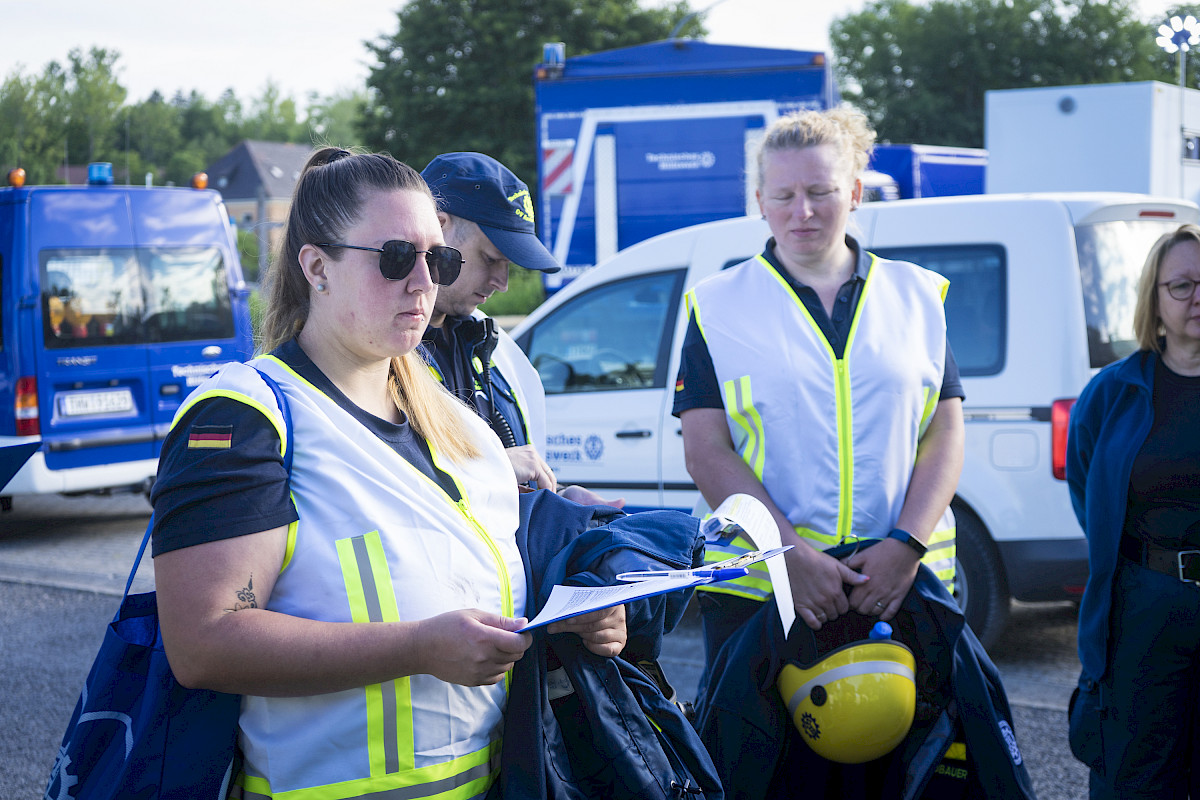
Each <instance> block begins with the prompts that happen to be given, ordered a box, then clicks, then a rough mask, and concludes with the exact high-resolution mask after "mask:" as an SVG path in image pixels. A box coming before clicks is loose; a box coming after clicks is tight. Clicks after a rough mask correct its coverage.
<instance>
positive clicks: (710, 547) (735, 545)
mask: <svg viewBox="0 0 1200 800" xmlns="http://www.w3.org/2000/svg"><path fill="white" fill-rule="evenodd" d="M757 549H758V548H757V547H755V546H754V545H752V544H751V543H750V540H749V539H747V538H745V537H744V536H735V537H734V538H733V539H731V540H730V541H729V542H728V543H726V544H720V543H717V542H709V543H708V544H706V545H705V547H704V563H705V564H713V563H716V562H718V561H724V560H726V559H729V558H735V557H737V556H742V555H745V554H746V553H749V552H751V551H753V550H757ZM749 569H750V573H749V574H747V575H743V576H742V577H740V578H735V579H734V580H729V581H721V582H719V583H707V584H701V585H699V586H697V587H696V591H703V592H714V593H716V594H731V595H735V596H737V597H746V598H749V599H751V600H760V601H762V600H766V599H767V598H768V597H770V596H771V592H772V589H771V575H770V573H769V572H768V571H767V563H766V562H765V561H759V562H758V563H755V564H751V565H750V567H749Z"/></svg>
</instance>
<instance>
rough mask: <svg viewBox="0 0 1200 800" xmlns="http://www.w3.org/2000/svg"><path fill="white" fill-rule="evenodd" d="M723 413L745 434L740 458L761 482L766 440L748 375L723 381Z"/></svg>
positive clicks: (765, 454) (765, 457) (765, 455)
mask: <svg viewBox="0 0 1200 800" xmlns="http://www.w3.org/2000/svg"><path fill="white" fill-rule="evenodd" d="M724 388H725V413H726V414H728V415H729V418H730V419H731V420H733V421H734V423H735V424H736V425H737V426H738V427H739V428H741V429H742V431H743V432H744V433H745V434H746V443H745V445H744V446H743V447H742V452H741V454H740V455H741V456H742V460H743V461H745V462H746V463H747V464H748V465H749V466H750V469H751V470H752V471H753V472H754V477H756V478H758V480H759V482H760V483H761V482H762V477H763V466H764V465H765V463H766V460H767V440H766V437H765V436H764V431H763V424H762V417H760V416H759V414H758V410H757V409H755V408H754V394H753V392H751V391H750V376H749V375H743V376H742V377H740V378H738V379H737V380H729V381H725V387H724Z"/></svg>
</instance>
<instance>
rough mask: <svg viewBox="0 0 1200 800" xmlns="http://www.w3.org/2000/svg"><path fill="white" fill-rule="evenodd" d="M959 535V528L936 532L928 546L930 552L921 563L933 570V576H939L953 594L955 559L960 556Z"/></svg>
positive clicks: (947, 589) (931, 536)
mask: <svg viewBox="0 0 1200 800" xmlns="http://www.w3.org/2000/svg"><path fill="white" fill-rule="evenodd" d="M957 533H958V530H957V528H947V529H945V530H940V531H934V532H933V534H932V535H930V537H929V543H928V544H927V545H926V547H928V548H929V552H927V553H926V554H925V557H924V558H922V559H921V563H922V564H924V565H925V566H927V567H929V568H930V569H931V570H933V574H934V575H937V576H938V580H940V581H941V582H942V585H943V586H945V587H946V591H947V592H950V593H951V594H953V593H954V579H955V572H954V559H955V557H956V556H957V555H958V547H957V544H956V537H957Z"/></svg>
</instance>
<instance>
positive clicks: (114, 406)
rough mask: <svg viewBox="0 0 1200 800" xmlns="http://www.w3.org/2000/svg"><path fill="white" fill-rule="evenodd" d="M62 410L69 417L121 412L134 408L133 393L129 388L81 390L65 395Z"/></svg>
mask: <svg viewBox="0 0 1200 800" xmlns="http://www.w3.org/2000/svg"><path fill="white" fill-rule="evenodd" d="M60 399H61V400H62V412H63V414H64V415H65V416H68V417H85V416H90V415H94V414H119V413H121V412H124V411H132V410H133V394H132V393H131V392H130V391H129V390H128V389H116V390H113V391H105V392H79V393H77V394H68V395H64V396H63V397H62V398H60Z"/></svg>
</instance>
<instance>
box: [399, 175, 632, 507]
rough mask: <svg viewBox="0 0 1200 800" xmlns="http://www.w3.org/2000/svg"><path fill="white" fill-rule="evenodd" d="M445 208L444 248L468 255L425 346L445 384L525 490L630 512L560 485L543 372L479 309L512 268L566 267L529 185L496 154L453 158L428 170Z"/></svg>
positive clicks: (441, 215)
mask: <svg viewBox="0 0 1200 800" xmlns="http://www.w3.org/2000/svg"><path fill="white" fill-rule="evenodd" d="M421 176H422V177H423V178H425V182H426V183H428V184H429V188H430V189H431V190H433V196H434V198H435V199H436V200H437V203H438V220H439V221H440V222H441V224H442V235H443V237H444V238H445V240H446V244H448V245H449V246H451V247H454V248H457V249H458V250H459V251H460V252H462V254H463V265H462V271H461V272H460V273H459V276H458V278H457V280H455V281H454V283H452V284H450V285H449V286H440V287H438V294H437V300H436V301H435V302H434V306H433V314H432V316H431V317H430V320H429V328H428V330H426V332H425V337H424V341H423V342H422V346H423V347H424V348H425V352H426V354H427V355H428V356H429V360H430V363H431V364H432V366H433V367H434V369H435V371H436V372H437V373H438V375H439V377H440V378H441V380H442V383H443V384H444V385H445V386H446V388H447V389H449V390H450V391H451V392H452V393H453V394H455V395H456V396H457V397H458V398H459V399H461V400H463V401H464V402H466V403H467V404H468V405H470V406H472V407H473V408H474V409H475V411H476V412H477V413H478V414H479V416H481V417H483V419H484V420H486V421H487V422H488V424H489V425H491V427H492V430H493V431H495V433H496V435H497V436H499V437H500V441H501V442H503V443H504V446H505V448H506V450H507V452H508V456H509V459H510V460H511V461H512V464H513V470H514V471H515V472H516V474H517V480H518V482H520V483H531V484H535V485H536V486H538V487H539V488H543V489H555V490H558V491H559V492H560V494H562V495H563V496H565V497H567V498H569V499H571V500H575V501H577V502H580V503H589V504H596V503H609V504H610V505H614V506H617V507H618V508H619V507H621V506H623V505H624V504H625V503H624V500H616V501H607V500H603V499H602V498H600V497H599V496H597V495H596V494H595V493H593V492H591V491H589V490H587V489H584V488H583V487H581V486H568V487H561V488H560V487H558V485H557V482H556V481H555V478H554V473H553V472H552V471H551V470H550V467H549V465H548V464H547V463H546V461H545V459H544V458H542V455H541V453H540V452H539V447H540V446H541V444H542V443H543V442H545V441H546V420H545V416H546V414H545V411H546V396H545V392H544V391H543V389H542V383H541V379H540V378H539V377H538V374H537V370H535V369H534V368H533V365H532V364H530V363H529V359H527V358H526V357H525V354H524V353H523V352H522V351H521V348H519V347H518V346H517V344H516V342H514V341H513V340H512V338H511V337H510V336H509V335H508V334H507V333H505V332H504V331H502V330H501V329H500V326H498V325H497V324H496V322H495V320H493V319H492V318H490V317H488V316H487V315H486V314H484V313H483V312H482V311H479V305H480V304H481V303H482V302H484V301H485V300H487V299H488V298H489V297H491V296H492V295H493V294H494V293H496V292H504V291H507V289H508V265H509V262H512V263H513V264H516V265H517V266H520V267H524V268H526V269H535V270H539V271H541V272H558V270H559V269H561V267H560V266H559V264H558V262H557V261H555V260H554V256H552V255H550V252H549V251H548V250H547V249H546V247H545V246H544V245H543V244H542V242H541V240H539V239H538V238H537V234H536V233H535V232H534V225H533V201H532V199H531V198H530V196H529V187H527V186H526V185H525V184H524V183H522V182H521V180H520V179H519V178H517V176H516V175H514V174H513V173H512V172H510V171H509V170H508V168H507V167H505V166H504V165H503V164H501V163H500V162H499V161H497V160H496V159H494V158H492V157H491V156H486V155H483V154H482V153H445V154H443V155H440V156H438V157H437V158H435V159H433V161H431V162H429V166H427V167H425V169H424V170H423V171H422V172H421Z"/></svg>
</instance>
